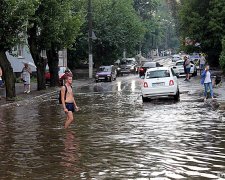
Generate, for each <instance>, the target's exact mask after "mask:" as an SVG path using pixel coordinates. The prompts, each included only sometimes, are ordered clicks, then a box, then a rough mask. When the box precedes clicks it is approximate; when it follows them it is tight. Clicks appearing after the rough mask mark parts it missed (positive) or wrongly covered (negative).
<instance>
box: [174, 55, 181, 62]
mask: <svg viewBox="0 0 225 180" xmlns="http://www.w3.org/2000/svg"><path fill="white" fill-rule="evenodd" d="M179 60H182V58H181V56H180V55H179V54H175V55H173V56H172V62H177V61H179Z"/></svg>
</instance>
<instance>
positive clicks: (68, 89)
mask: <svg viewBox="0 0 225 180" xmlns="http://www.w3.org/2000/svg"><path fill="white" fill-rule="evenodd" d="M72 81H73V79H72V76H70V75H69V74H68V75H67V76H66V77H65V85H64V86H62V87H61V101H62V105H63V109H64V112H65V113H66V121H65V126H64V127H65V129H67V128H68V127H69V125H70V124H71V123H72V122H73V120H74V118H73V112H74V111H75V110H76V111H79V107H77V104H76V101H75V99H74V95H73V90H72V86H71V85H72Z"/></svg>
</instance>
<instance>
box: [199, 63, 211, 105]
mask: <svg viewBox="0 0 225 180" xmlns="http://www.w3.org/2000/svg"><path fill="white" fill-rule="evenodd" d="M201 84H202V85H203V84H204V87H205V91H204V96H205V98H204V101H206V99H207V93H208V89H209V91H210V95H211V98H212V99H214V97H213V88H212V78H211V73H210V71H209V65H206V66H205V70H204V71H203V72H202V75H201Z"/></svg>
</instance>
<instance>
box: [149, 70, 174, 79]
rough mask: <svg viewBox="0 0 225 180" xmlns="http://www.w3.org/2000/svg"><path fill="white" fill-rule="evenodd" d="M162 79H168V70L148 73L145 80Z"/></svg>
mask: <svg viewBox="0 0 225 180" xmlns="http://www.w3.org/2000/svg"><path fill="white" fill-rule="evenodd" d="M164 77H170V72H169V70H157V71H149V72H147V74H146V79H153V78H164Z"/></svg>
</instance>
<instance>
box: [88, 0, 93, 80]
mask: <svg viewBox="0 0 225 180" xmlns="http://www.w3.org/2000/svg"><path fill="white" fill-rule="evenodd" d="M88 55H89V56H88V62H89V78H92V77H93V55H92V3H91V0H88Z"/></svg>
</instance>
